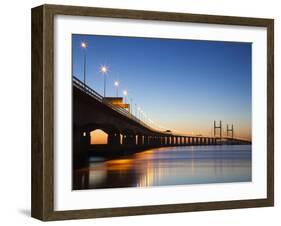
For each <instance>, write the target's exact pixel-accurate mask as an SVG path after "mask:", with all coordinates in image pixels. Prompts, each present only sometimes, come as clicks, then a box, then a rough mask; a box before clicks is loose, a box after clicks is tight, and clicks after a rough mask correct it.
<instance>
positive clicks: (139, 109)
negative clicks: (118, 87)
mask: <svg viewBox="0 0 281 226" xmlns="http://www.w3.org/2000/svg"><path fill="white" fill-rule="evenodd" d="M140 111H141V108H140V106H138V113H139V117H138V118H139V120H140Z"/></svg>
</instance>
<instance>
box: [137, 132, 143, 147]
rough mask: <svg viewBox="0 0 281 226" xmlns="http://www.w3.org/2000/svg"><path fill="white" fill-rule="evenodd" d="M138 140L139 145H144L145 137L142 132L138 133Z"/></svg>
mask: <svg viewBox="0 0 281 226" xmlns="http://www.w3.org/2000/svg"><path fill="white" fill-rule="evenodd" d="M137 141H138V145H143V138H142V135H141V134H138V138H137Z"/></svg>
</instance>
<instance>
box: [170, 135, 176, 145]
mask: <svg viewBox="0 0 281 226" xmlns="http://www.w3.org/2000/svg"><path fill="white" fill-rule="evenodd" d="M170 139H171V145H174V143H175V142H174V137H173V136H170Z"/></svg>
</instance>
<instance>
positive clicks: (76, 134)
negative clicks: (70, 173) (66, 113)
mask: <svg viewBox="0 0 281 226" xmlns="http://www.w3.org/2000/svg"><path fill="white" fill-rule="evenodd" d="M72 142H73V158H72V159H73V167H74V169H78V168H81V167H87V166H88V164H89V162H88V156H89V147H90V144H91V136H90V131H89V130H86V129H84V128H81V127H77V126H74V127H73V141H72ZM74 160H75V161H74Z"/></svg>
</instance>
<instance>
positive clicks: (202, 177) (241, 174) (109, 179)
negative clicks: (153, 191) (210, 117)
mask: <svg viewBox="0 0 281 226" xmlns="http://www.w3.org/2000/svg"><path fill="white" fill-rule="evenodd" d="M251 149H252V146H251V145H217V146H181V147H164V148H154V149H149V150H147V151H143V152H140V153H137V154H134V155H130V156H126V157H122V158H120V159H115V160H108V161H104V160H103V159H101V158H91V159H90V163H89V167H86V168H83V169H79V170H76V171H75V172H74V188H75V189H94V188H95V189H97V188H124V187H147V186H167V185H186V184H205V183H225V182H246V181H251V179H252V171H251V168H252V167H251V162H252V161H251Z"/></svg>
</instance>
